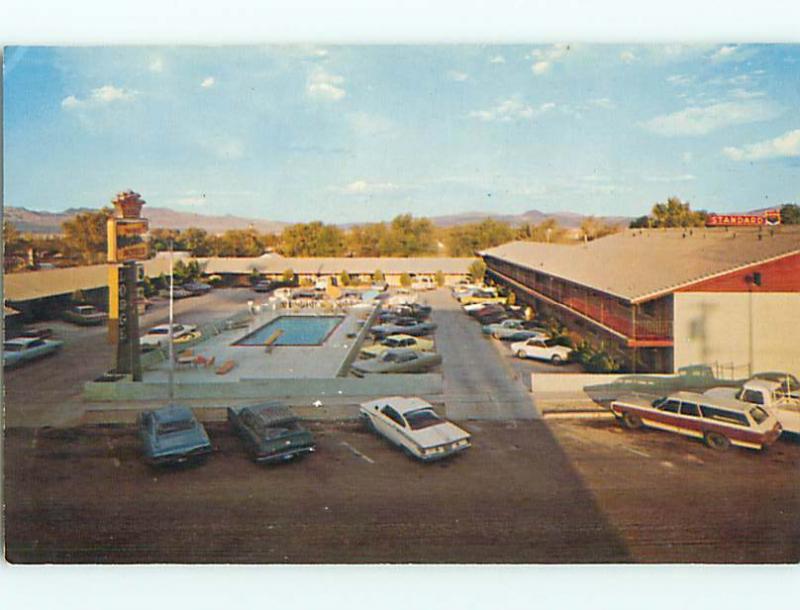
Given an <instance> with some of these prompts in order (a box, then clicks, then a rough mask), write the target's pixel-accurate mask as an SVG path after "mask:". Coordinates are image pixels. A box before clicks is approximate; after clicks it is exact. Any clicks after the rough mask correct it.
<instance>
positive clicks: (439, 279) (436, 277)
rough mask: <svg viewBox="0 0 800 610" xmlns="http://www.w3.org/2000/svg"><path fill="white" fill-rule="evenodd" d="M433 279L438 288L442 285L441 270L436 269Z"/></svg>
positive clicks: (442, 276) (442, 274) (442, 275)
mask: <svg viewBox="0 0 800 610" xmlns="http://www.w3.org/2000/svg"><path fill="white" fill-rule="evenodd" d="M434 279H435V280H436V285H437V286H438V287H439V288H441V287H442V286H444V273H442V272H441V271H437V272H436V275H435V276H434Z"/></svg>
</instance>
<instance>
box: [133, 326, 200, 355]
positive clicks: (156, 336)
mask: <svg viewBox="0 0 800 610" xmlns="http://www.w3.org/2000/svg"><path fill="white" fill-rule="evenodd" d="M195 330H197V326H195V325H194V324H177V323H175V324H173V325H172V340H173V341H175V339H180V338H181V337H184V336H186V335H188V334H190V333H193V332H194V331H195ZM168 342H169V324H159V325H158V326H154V327H153V328H151V329H150V330H148V331H147V332H146V333H145V334H144V335H142V336H141V337H140V338H139V345H141V346H142V348H143V349H144V348H149V349H156V348H159V347H164V346H166V345H167V343H168Z"/></svg>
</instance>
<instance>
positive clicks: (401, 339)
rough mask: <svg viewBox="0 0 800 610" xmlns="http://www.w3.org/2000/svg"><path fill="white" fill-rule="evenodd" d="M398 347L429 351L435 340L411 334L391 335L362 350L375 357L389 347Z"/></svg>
mask: <svg viewBox="0 0 800 610" xmlns="http://www.w3.org/2000/svg"><path fill="white" fill-rule="evenodd" d="M398 348H407V349H413V350H415V351H418V352H427V351H431V350H432V349H433V341H431V340H430V339H422V338H420V337H412V336H411V335H402V334H400V335H390V336H389V337H386V338H385V339H384V340H383V341H381V342H380V343H376V344H375V345H370V346H369V347H365V348H363V349H362V350H361V354H362V355H364V356H366V357H368V358H374V357H375V356H380V355H381V354H382V353H383V352H385V351H386V350H388V349H398Z"/></svg>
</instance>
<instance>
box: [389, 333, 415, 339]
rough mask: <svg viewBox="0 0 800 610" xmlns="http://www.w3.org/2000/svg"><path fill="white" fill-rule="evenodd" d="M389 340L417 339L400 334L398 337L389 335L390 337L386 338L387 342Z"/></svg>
mask: <svg viewBox="0 0 800 610" xmlns="http://www.w3.org/2000/svg"><path fill="white" fill-rule="evenodd" d="M389 339H416V337H412V336H411V335H406V334H404V333H399V334H397V335H389V336H388V337H386V340H387V341H388V340H389Z"/></svg>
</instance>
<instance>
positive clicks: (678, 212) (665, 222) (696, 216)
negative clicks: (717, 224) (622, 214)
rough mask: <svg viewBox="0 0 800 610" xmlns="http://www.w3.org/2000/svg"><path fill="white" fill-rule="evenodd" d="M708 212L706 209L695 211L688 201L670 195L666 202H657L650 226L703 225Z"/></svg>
mask: <svg viewBox="0 0 800 610" xmlns="http://www.w3.org/2000/svg"><path fill="white" fill-rule="evenodd" d="M707 217H708V214H707V213H706V212H704V211H698V212H693V211H692V208H691V205H690V204H689V202H688V201H687V202H686V203H684V202H683V201H681V200H680V198H678V197H670V198H669V199H667V202H666V203H656V204H655V205H654V206H653V209H652V211H651V212H650V226H652V227H655V228H660V227H702V226H703V225H705V223H706V218H707Z"/></svg>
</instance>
